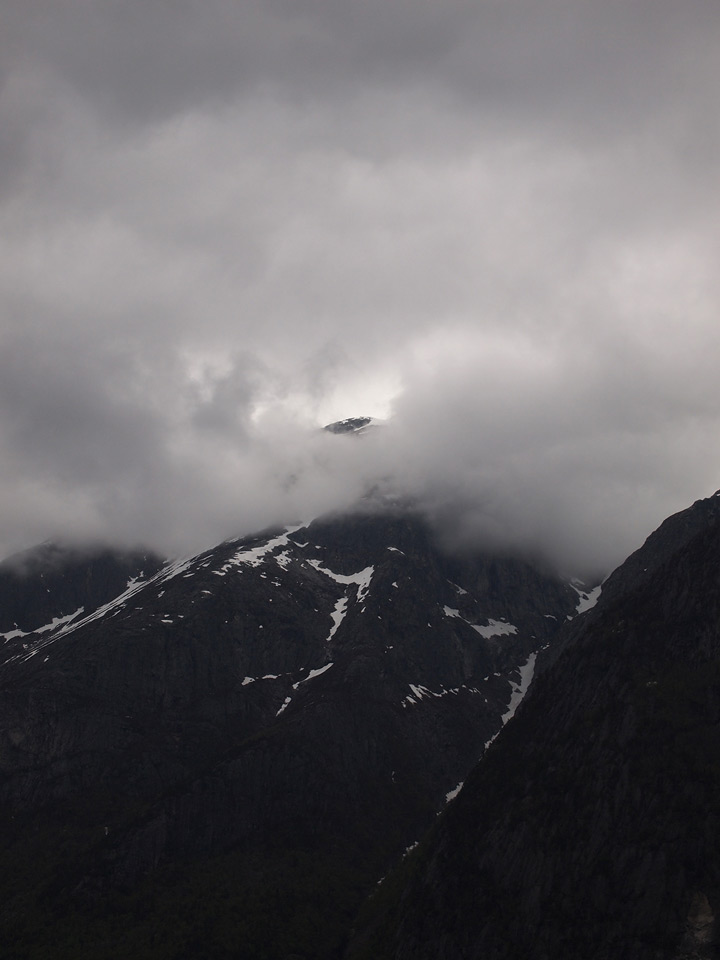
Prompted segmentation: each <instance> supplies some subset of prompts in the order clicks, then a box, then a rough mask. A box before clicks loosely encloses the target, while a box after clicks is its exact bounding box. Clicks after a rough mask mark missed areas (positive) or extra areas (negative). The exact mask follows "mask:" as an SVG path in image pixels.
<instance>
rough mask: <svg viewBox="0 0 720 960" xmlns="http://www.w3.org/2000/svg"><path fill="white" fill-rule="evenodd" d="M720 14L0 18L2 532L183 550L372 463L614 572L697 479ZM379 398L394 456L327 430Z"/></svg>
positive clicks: (499, 8) (181, 13)
mask: <svg viewBox="0 0 720 960" xmlns="http://www.w3.org/2000/svg"><path fill="white" fill-rule="evenodd" d="M719 29H720V24H719V18H718V13H717V8H716V5H715V4H714V3H710V2H706V0H701V2H700V0H698V2H693V3H691V4H689V5H688V4H686V5H684V6H683V7H682V8H680V7H678V6H677V5H676V4H670V3H669V2H666V0H661V2H657V0H655V2H653V3H652V4H650V2H649V0H642V2H640V3H639V4H633V5H628V4H620V3H615V2H611V3H606V4H600V5H599V4H596V3H590V2H585V0H580V2H573V3H568V2H566V0H553V2H552V3H550V4H546V5H543V6H542V7H541V6H539V5H538V4H535V3H530V2H528V0H509V2H507V3H503V4H498V3H493V2H487V3H482V4H475V3H472V4H471V3H469V2H467V0H451V2H450V3H446V4H443V5H442V6H440V5H439V4H432V3H429V4H428V3H425V4H418V3H414V2H409V0H408V2H405V0H399V2H397V3H393V4H387V3H381V2H379V0H377V2H375V0H366V2H362V3H357V2H353V3H350V2H348V0H339V2H337V3H334V4H332V5H330V4H326V3H324V2H320V0H317V2H310V3H307V4H304V5H303V6H302V7H298V6H297V4H290V3H289V2H286V0H272V2H270V3H268V2H262V3H260V2H257V3H255V2H251V0H247V2H244V3H241V4H238V3H235V2H232V3H231V2H230V0H210V2H209V3H205V4H202V5H201V4H199V3H195V2H192V0H191V2H187V3H183V4H170V3H165V2H163V0H154V2H151V3H149V4H148V3H139V2H138V3H135V2H132V3H127V2H123V3H122V4H121V3H119V2H115V0H111V2H109V3H100V2H97V0H88V2H87V3H83V4H77V3H74V2H64V0H60V2H57V0H53V2H50V0H32V2H29V3H26V4H22V5H19V4H18V5H14V6H13V7H12V9H11V10H10V11H9V14H8V18H7V23H6V24H5V26H4V29H3V36H2V38H1V39H0V62H1V63H2V65H3V66H2V71H1V72H0V227H1V229H0V303H1V304H2V314H1V316H0V516H1V517H2V524H0V545H2V547H1V548H0V549H1V550H2V551H4V552H8V551H9V550H10V549H12V548H15V547H20V546H24V545H27V544H28V543H31V542H33V541H34V540H41V539H44V538H45V537H47V536H51V535H68V534H75V535H76V536H96V537H105V538H112V539H117V538H121V539H123V540H124V541H126V542H127V541H132V540H134V539H138V538H146V539H147V538H149V539H151V540H152V541H153V543H154V544H156V545H158V546H160V547H161V548H162V549H165V550H168V551H173V552H174V551H176V550H185V549H194V548H195V547H197V546H205V545H207V544H209V543H211V542H212V541H213V538H215V539H219V538H222V537H224V536H228V535H230V533H231V532H233V531H236V530H237V531H241V530H250V529H253V528H254V527H257V526H259V525H262V524H264V523H268V522H272V521H273V520H274V519H276V518H278V517H280V516H285V515H290V514H294V515H303V516H305V515H311V514H312V513H313V511H320V510H321V509H323V508H324V507H335V506H339V505H342V504H343V503H348V502H351V501H352V499H353V498H354V497H356V496H357V495H359V493H360V492H361V491H362V489H363V488H364V485H365V484H366V483H368V482H370V481H371V480H372V478H373V477H374V476H377V475H381V476H394V477H396V478H397V482H398V483H402V484H404V485H405V487H406V488H408V489H410V490H412V491H413V492H415V493H416V495H417V496H418V497H421V498H422V500H423V502H424V503H426V504H427V505H428V509H430V510H431V511H432V512H433V513H434V514H435V515H437V516H438V517H442V518H443V523H444V524H445V525H446V526H448V525H451V526H452V527H453V529H454V531H455V536H456V539H458V538H459V539H463V538H464V539H469V540H472V541H476V540H478V539H483V538H485V539H487V538H488V537H490V538H497V539H498V540H499V541H500V542H502V543H505V544H514V543H522V544H528V545H531V546H537V548H538V549H540V548H542V549H545V550H546V551H550V552H551V553H552V555H553V557H554V558H556V559H557V561H558V562H563V563H567V564H570V565H575V566H577V565H586V566H587V565H593V564H594V565H596V566H607V565H608V564H611V563H613V562H616V561H617V560H620V559H622V555H623V554H624V553H625V552H627V550H629V549H631V548H632V547H633V546H635V545H636V544H637V543H638V542H639V540H640V539H642V537H643V536H644V535H646V534H647V533H648V532H649V530H650V529H651V528H652V526H654V525H655V524H656V523H657V522H659V521H660V520H661V519H662V517H663V516H664V515H665V514H666V513H668V512H670V511H672V510H674V509H679V508H681V507H683V506H685V505H686V504H687V503H688V502H690V501H691V500H692V499H695V498H696V497H698V496H702V495H706V494H708V493H711V492H713V490H714V488H715V486H718V485H720V484H718V482H717V477H718V467H719V466H720V464H718V458H717V457H716V456H715V454H714V452H713V444H712V441H711V438H712V437H713V436H714V434H715V433H716V431H717V426H718V423H717V421H718V416H719V411H720V405H719V403H718V401H719V399H720V398H719V397H718V390H717V387H716V385H715V382H716V379H717V378H716V375H715V371H714V369H713V359H714V358H716V357H717V356H718V343H717V333H716V328H717V323H716V317H717V305H718V280H717V278H716V274H717V271H716V253H717V248H718V239H719V238H718V223H719V222H720V221H718V217H717V206H716V199H715V197H716V171H717V162H718V155H719V153H720V150H719V145H718V127H717V125H716V124H713V123H712V121H711V120H710V119H709V118H711V117H712V116H713V115H714V113H713V111H714V106H713V104H712V102H711V98H712V97H713V96H714V91H715V90H716V89H717V84H718V80H720V78H719V77H718V72H720V68H719V67H718V63H717V57H716V56H715V50H716V43H717V37H718V32H719ZM390 410H392V411H393V418H392V422H393V426H392V427H391V428H388V431H386V432H384V433H383V436H384V437H390V438H392V439H391V440H390V439H384V440H383V439H380V438H378V439H377V440H369V441H368V442H363V444H362V445H354V446H353V445H347V444H345V443H337V442H335V440H336V439H337V438H335V440H333V438H327V437H323V436H322V435H321V434H318V433H317V432H316V428H317V426H318V425H319V424H320V423H322V422H323V421H325V422H327V421H329V420H332V419H337V418H340V417H343V416H351V415H355V414H364V413H371V414H372V413H380V414H381V415H382V414H385V413H387V412H389V411H390ZM453 505H454V506H453Z"/></svg>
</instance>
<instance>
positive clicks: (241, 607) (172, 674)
mask: <svg viewBox="0 0 720 960" xmlns="http://www.w3.org/2000/svg"><path fill="white" fill-rule="evenodd" d="M364 426H365V424H364V423H362V424H360V428H362V427H364ZM350 430H351V431H352V432H355V431H356V426H352V427H351V428H350ZM341 432H350V431H341ZM55 560H58V558H55ZM83 562H86V563H87V564H89V565H86V566H85V567H83V566H82V563H83ZM113 562H114V563H115V566H113V565H112V563H110V560H107V563H108V564H110V565H109V566H108V567H107V570H108V571H109V570H110V568H111V567H112V570H113V573H112V576H110V574H109V573H108V575H107V576H105V577H104V579H103V577H101V576H100V571H101V569H102V570H105V569H106V567H104V566H103V564H104V563H105V560H102V559H101V558H100V557H99V556H98V557H94V558H91V559H90V560H88V558H87V557H86V558H85V561H81V560H80V559H79V558H77V557H70V558H69V559H68V560H67V563H64V562H54V561H53V563H51V564H50V567H51V568H52V576H51V574H50V572H49V570H50V568H49V567H48V566H47V564H45V565H43V564H42V563H41V564H40V566H39V568H35V567H33V565H32V564H25V565H24V567H23V565H18V564H17V563H14V564H13V565H12V572H8V574H7V575H8V576H13V577H16V580H15V581H14V583H15V585H16V586H15V587H14V588H13V587H7V586H6V587H5V588H4V589H5V593H4V594H2V593H0V597H4V598H5V599H4V600H3V602H7V603H8V608H9V610H10V612H8V613H7V614H6V622H5V623H4V626H5V627H7V628H9V629H7V630H6V631H5V639H6V644H5V647H6V650H7V653H6V662H5V663H4V664H3V665H2V666H0V809H2V813H3V816H2V820H1V822H2V827H1V828H0V877H1V878H2V880H1V881H0V883H1V884H2V887H1V889H0V926H1V929H2V931H3V937H2V943H3V946H2V947H1V948H0V956H2V957H3V958H5V957H8V958H10V957H12V958H17V960H19V958H23V960H26V958H32V960H35V958H41V957H42V958H45V957H52V958H53V960H62V958H72V960H83V958H87V960H90V958H93V960H94V958H97V957H99V956H102V957H103V958H108V960H110V958H127V957H133V958H134V960H135V958H152V960H161V958H178V960H179V958H193V960H195V958H202V957H207V958H226V957H227V958H229V957H242V958H251V957H252V958H268V960H270V958H272V960H276V958H283V957H286V958H291V957H295V958H298V957H305V958H311V957H312V958H330V957H338V956H339V955H340V953H341V952H342V950H343V949H344V946H345V944H346V941H347V937H348V934H349V931H350V927H351V925H352V923H353V920H354V917H355V915H356V912H357V909H358V907H359V906H360V904H361V903H362V901H363V899H364V898H365V897H366V896H367V895H368V893H370V892H371V891H372V890H373V889H375V888H376V885H377V882H378V881H379V880H380V878H381V877H382V876H383V875H384V874H386V873H387V872H388V871H389V870H390V869H391V867H392V865H393V864H394V863H396V862H397V861H398V860H399V859H400V858H401V857H402V856H403V854H404V852H405V851H406V849H407V848H408V847H410V846H412V845H413V844H414V843H415V842H416V841H418V840H419V839H420V838H421V837H422V836H423V834H424V833H425V832H426V831H427V830H428V828H429V827H431V826H432V825H433V824H434V823H435V822H436V820H437V814H438V812H439V811H441V810H442V809H443V807H444V806H445V805H446V803H447V799H448V796H452V795H454V794H455V793H456V792H457V788H458V786H459V784H460V783H461V781H463V780H464V779H465V778H466V777H467V776H468V774H469V773H470V771H471V770H472V768H473V767H474V766H475V764H476V762H477V760H478V759H479V757H480V756H481V755H482V754H483V751H484V749H485V745H486V744H487V743H488V741H491V740H492V739H493V738H494V737H495V736H496V734H497V733H498V731H499V730H500V729H501V727H502V725H503V723H504V722H505V721H506V720H507V719H509V717H510V716H511V715H512V713H513V712H514V710H515V707H516V706H517V703H518V702H519V701H520V699H521V697H522V695H523V694H524V692H525V690H526V689H527V685H528V683H529V681H530V677H531V675H532V672H533V667H534V664H535V659H536V656H537V655H538V653H539V652H540V651H541V650H542V649H543V648H548V647H549V646H551V645H552V643H553V641H554V638H555V637H556V636H557V635H558V631H559V629H560V627H561V625H562V624H563V623H566V622H568V620H569V619H572V618H573V617H574V616H575V614H576V612H577V608H578V606H579V605H583V603H584V600H583V598H582V597H581V596H580V595H579V590H578V588H577V587H575V586H572V585H571V584H568V583H566V582H565V581H563V580H562V579H561V578H559V577H558V576H557V575H556V574H555V573H554V572H553V571H551V570H549V569H546V568H545V567H544V566H543V565H542V564H541V563H538V562H534V561H531V560H529V559H528V558H523V557H518V556H510V555H497V554H492V553H490V554H483V553H474V554H469V553H468V554H463V555H459V556H458V555H455V556H452V555H449V554H447V553H446V552H444V551H443V550H442V549H440V547H439V546H438V544H437V543H436V541H435V538H434V536H433V534H432V532H431V531H430V529H429V528H428V526H427V524H426V522H425V521H424V520H423V518H422V517H421V516H420V515H418V514H416V513H413V512H412V511H411V510H408V509H400V508H399V507H392V506H387V505H386V506H385V507H383V508H380V507H379V506H378V505H376V506H375V507H374V508H373V509H369V507H368V506H367V505H366V506H365V507H364V508H362V509H361V508H358V510H356V511H355V512H352V513H348V514H346V515H342V516H330V517H325V518H321V519H318V520H315V521H313V522H312V523H310V524H308V525H305V526H300V527H296V528H283V529H273V530H266V531H264V532H262V533H259V534H257V535H256V536H252V537H245V538H242V539H232V540H228V541H226V542H224V543H221V544H219V545H218V546H216V547H215V548H213V549H211V550H208V551H205V552H203V553H201V554H199V555H197V556H194V557H191V558H188V559H185V560H176V561H173V562H170V563H166V564H163V565H157V564H156V563H155V562H154V561H152V558H149V557H144V558H143V557H132V558H126V564H125V566H123V563H122V562H121V561H120V560H119V558H118V557H116V558H115V561H113ZM38 570H39V572H38ZM83 571H84V572H83ZM22 577H24V578H25V579H24V580H23V579H22ZM17 578H20V579H17ZM113 578H114V579H113ZM101 580H102V583H103V589H97V586H98V583H99V582H100V581H101ZM3 582H5V583H6V584H7V583H8V582H9V581H3ZM48 591H49V592H48ZM61 595H62V602H60V599H59V598H60V597H61ZM22 597H24V598H26V599H25V600H23V602H22V603H21V602H20V599H21V598H22ZM7 598H14V599H11V600H8V599H7ZM46 598H53V599H52V602H51V601H50V599H47V602H46ZM56 600H57V602H55V601H56ZM12 603H15V606H14V607H12ZM34 603H37V609H35V608H34V606H33V605H34ZM79 608H83V609H82V610H80V609H79ZM31 613H32V616H31ZM38 625H39V628H38ZM33 628H35V629H34V631H33ZM16 632H19V633H22V634H23V635H22V636H20V635H16ZM8 634H10V635H11V636H8ZM466 790H467V787H466V788H465V790H463V791H462V793H461V794H460V796H461V797H463V796H464V795H465V792H466ZM453 806H454V804H453Z"/></svg>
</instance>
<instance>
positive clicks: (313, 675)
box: [293, 660, 333, 690]
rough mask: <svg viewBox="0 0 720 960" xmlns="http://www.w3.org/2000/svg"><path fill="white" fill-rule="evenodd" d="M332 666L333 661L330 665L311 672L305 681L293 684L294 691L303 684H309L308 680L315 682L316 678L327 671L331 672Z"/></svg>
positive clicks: (327, 664)
mask: <svg viewBox="0 0 720 960" xmlns="http://www.w3.org/2000/svg"><path fill="white" fill-rule="evenodd" d="M332 665H333V661H332V660H331V661H330V663H326V664H325V666H324V667H318V668H317V669H314V670H311V671H310V673H308V675H307V676H306V677H305V679H304V680H298V681H297V683H294V684H293V690H297V688H298V687H299V686H300V684H301V683H307V682H308V680H314V679H315V677H319V676H320V674H322V673H325V671H326V670H329V669H330V667H331V666H332Z"/></svg>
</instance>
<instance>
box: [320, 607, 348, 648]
mask: <svg viewBox="0 0 720 960" xmlns="http://www.w3.org/2000/svg"><path fill="white" fill-rule="evenodd" d="M347 605H348V601H347V597H340V599H339V600H338V602H337V603H336V604H335V609H334V610H333V612H332V613H331V614H330V616H331V617H332V621H333V625H332V629H331V630H330V633H329V634H328V638H327V640H326V641H325V642H326V643H329V642H330V641H331V640H332V638H333V637H334V636H335V634H336V632H337V628H338V627H339V626H340V624H341V623H342V622H343V620H344V619H345V614H346V613H347Z"/></svg>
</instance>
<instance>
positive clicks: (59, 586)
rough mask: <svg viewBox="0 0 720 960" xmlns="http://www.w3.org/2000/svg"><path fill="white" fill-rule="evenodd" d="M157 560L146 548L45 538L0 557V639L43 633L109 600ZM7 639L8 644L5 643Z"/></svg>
mask: <svg viewBox="0 0 720 960" xmlns="http://www.w3.org/2000/svg"><path fill="white" fill-rule="evenodd" d="M162 565H163V560H162V559H161V558H160V557H158V556H155V555H154V554H151V553H148V552H146V551H140V550H134V551H121V550H113V549H111V548H109V547H97V546H91V547H84V548H83V547H79V546H61V545H60V544H57V543H52V542H47V543H43V544H40V546H38V547H34V548H32V549H31V550H25V551H23V552H22V553H16V554H14V555H13V556H11V557H8V558H7V559H6V560H3V561H1V562H0V642H2V643H4V646H5V651H4V652H5V654H7V653H8V650H10V649H12V648H13V647H19V646H22V644H18V643H15V644H12V641H18V640H21V639H22V637H24V636H27V635H29V634H32V633H47V632H49V631H52V630H55V629H56V628H57V627H58V626H60V624H61V623H69V622H70V621H71V620H73V619H75V618H76V617H79V616H81V615H82V614H88V613H91V612H92V611H94V610H97V608H98V607H100V606H102V605H103V604H105V603H108V602H109V601H111V600H113V599H114V598H115V597H116V596H117V595H118V594H119V593H120V592H121V591H122V590H124V589H125V587H126V585H127V583H128V581H129V580H131V579H133V578H135V579H137V578H142V577H144V576H145V575H148V576H149V575H150V574H153V573H155V572H156V571H157V570H159V569H160V567H161V566H162ZM8 644H11V647H8Z"/></svg>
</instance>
